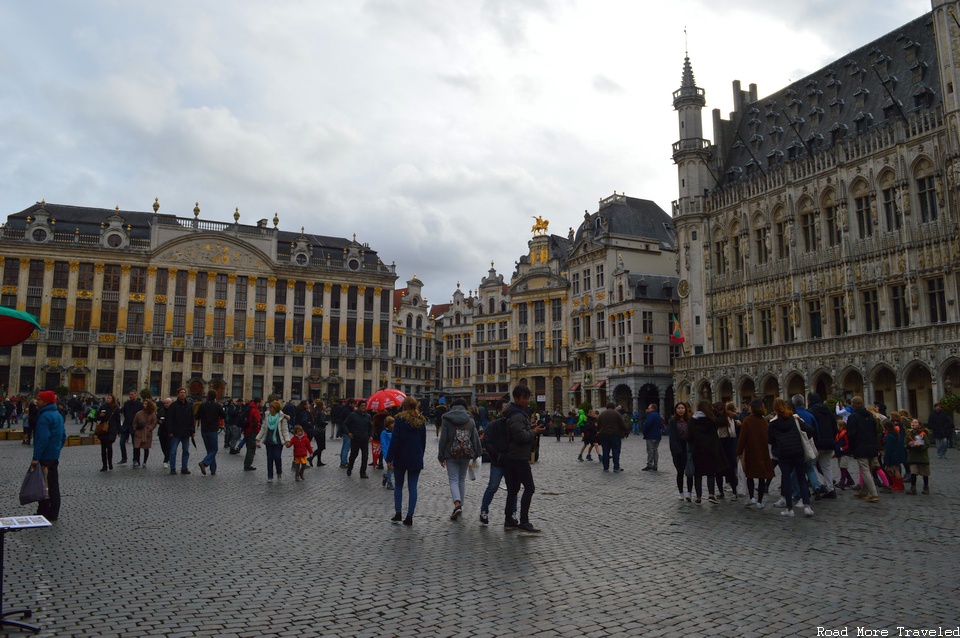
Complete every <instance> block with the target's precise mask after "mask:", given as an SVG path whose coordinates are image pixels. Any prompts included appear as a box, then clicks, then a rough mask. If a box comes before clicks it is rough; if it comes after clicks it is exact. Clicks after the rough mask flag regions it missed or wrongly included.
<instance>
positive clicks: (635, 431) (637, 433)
mask: <svg viewBox="0 0 960 638" xmlns="http://www.w3.org/2000/svg"><path fill="white" fill-rule="evenodd" d="M633 435H634V436H640V422H639V421H634V422H633Z"/></svg>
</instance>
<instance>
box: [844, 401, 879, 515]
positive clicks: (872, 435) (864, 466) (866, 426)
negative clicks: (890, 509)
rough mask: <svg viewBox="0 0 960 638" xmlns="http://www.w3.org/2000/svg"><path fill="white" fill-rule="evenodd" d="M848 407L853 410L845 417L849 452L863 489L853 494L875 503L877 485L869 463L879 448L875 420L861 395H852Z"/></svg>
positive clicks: (877, 497) (877, 499)
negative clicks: (854, 462)
mask: <svg viewBox="0 0 960 638" xmlns="http://www.w3.org/2000/svg"><path fill="white" fill-rule="evenodd" d="M850 407H851V408H852V409H853V411H852V412H851V413H850V416H848V417H847V440H848V441H849V442H850V454H851V456H853V458H855V459H856V460H857V465H859V466H860V476H861V477H862V478H863V489H862V490H861V491H860V492H858V493H857V494H855V495H854V496H856V497H857V498H862V499H863V500H864V501H866V502H867V503H876V502H877V501H879V500H880V497H879V496H877V485H876V483H874V482H873V474H871V472H870V463H871V462H873V461H876V459H877V451H878V450H879V443H878V434H877V421H876V419H874V418H873V415H871V414H870V413H869V412H867V409H866V408H865V407H863V397H860V396H856V397H853V399H852V400H851V401H850Z"/></svg>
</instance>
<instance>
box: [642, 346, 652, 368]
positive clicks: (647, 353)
mask: <svg viewBox="0 0 960 638" xmlns="http://www.w3.org/2000/svg"><path fill="white" fill-rule="evenodd" d="M643 365H645V366H652V365H653V344H652V343H645V344H643Z"/></svg>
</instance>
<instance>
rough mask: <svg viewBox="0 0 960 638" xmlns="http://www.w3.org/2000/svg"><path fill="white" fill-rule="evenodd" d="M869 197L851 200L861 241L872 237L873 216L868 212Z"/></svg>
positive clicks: (864, 196) (863, 196)
mask: <svg viewBox="0 0 960 638" xmlns="http://www.w3.org/2000/svg"><path fill="white" fill-rule="evenodd" d="M870 201H871V197H870V195H862V196H860V197H855V198H854V199H853V208H854V215H855V216H856V218H857V230H858V231H859V233H860V238H861V239H866V238H867V237H872V236H873V215H872V213H871V211H870Z"/></svg>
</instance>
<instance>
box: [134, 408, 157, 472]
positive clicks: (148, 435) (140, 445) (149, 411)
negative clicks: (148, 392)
mask: <svg viewBox="0 0 960 638" xmlns="http://www.w3.org/2000/svg"><path fill="white" fill-rule="evenodd" d="M156 428H157V404H156V403H154V402H153V401H150V400H149V399H148V400H147V401H144V402H143V409H142V410H140V411H139V412H137V414H136V416H134V417H133V467H145V466H146V465H147V457H148V456H150V448H151V447H152V446H153V431H154V430H155V429H156ZM140 450H143V462H141V461H140Z"/></svg>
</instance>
